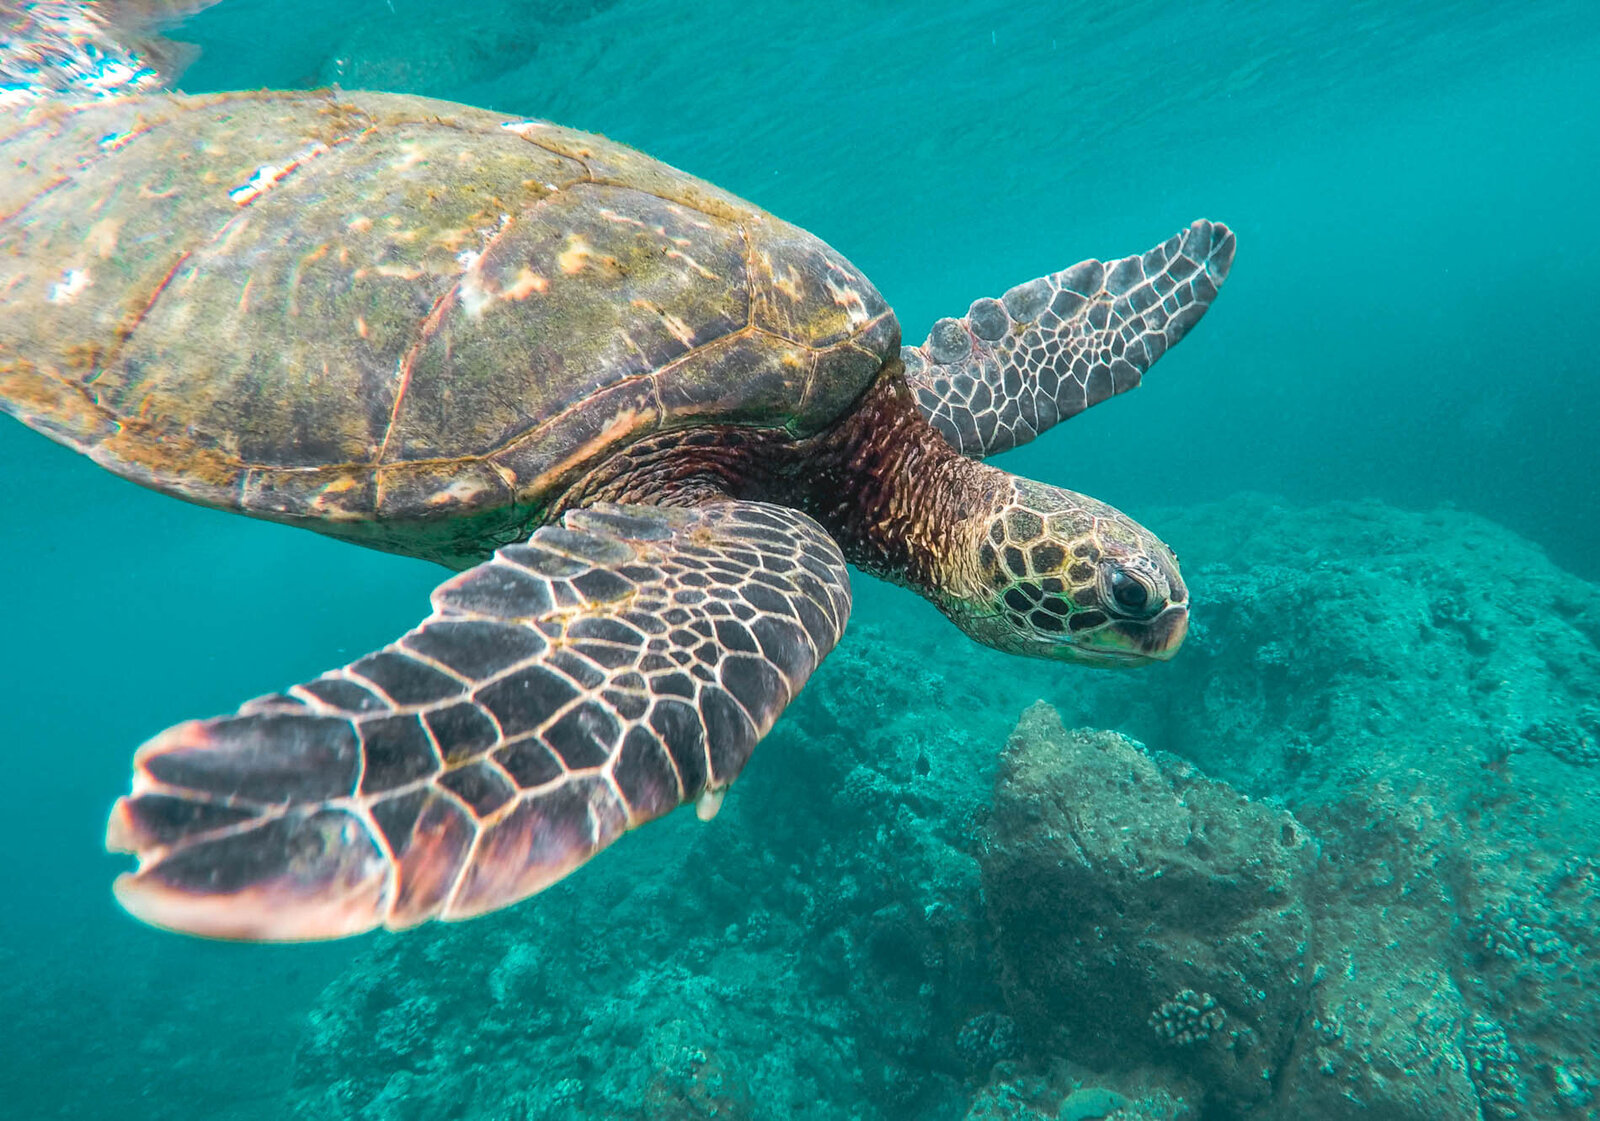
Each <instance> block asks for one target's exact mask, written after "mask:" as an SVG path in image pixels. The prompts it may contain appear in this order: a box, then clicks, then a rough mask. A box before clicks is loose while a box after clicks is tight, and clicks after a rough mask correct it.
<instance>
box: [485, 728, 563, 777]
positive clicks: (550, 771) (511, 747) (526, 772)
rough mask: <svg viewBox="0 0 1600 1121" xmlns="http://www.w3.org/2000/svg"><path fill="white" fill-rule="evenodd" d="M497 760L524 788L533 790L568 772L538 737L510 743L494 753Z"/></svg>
mask: <svg viewBox="0 0 1600 1121" xmlns="http://www.w3.org/2000/svg"><path fill="white" fill-rule="evenodd" d="M494 758H495V762H497V763H499V764H500V766H501V767H502V768H504V769H505V772H506V774H508V775H510V776H511V781H512V782H515V783H516V784H517V785H518V786H519V787H521V788H522V789H523V790H532V789H534V788H535V787H540V786H544V785H545V784H547V783H551V782H554V781H555V780H556V779H558V778H560V777H561V776H562V775H564V774H566V768H565V767H563V766H562V765H561V760H560V759H558V758H557V757H556V754H555V752H553V751H551V750H550V749H549V748H548V747H546V746H545V745H544V744H543V743H541V742H539V741H538V740H537V739H532V738H529V739H523V740H518V741H517V742H516V743H509V744H507V745H506V746H504V747H502V748H499V749H497V750H496V751H495V753H494Z"/></svg>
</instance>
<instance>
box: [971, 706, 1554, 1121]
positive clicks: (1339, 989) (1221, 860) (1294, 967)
mask: <svg viewBox="0 0 1600 1121" xmlns="http://www.w3.org/2000/svg"><path fill="white" fill-rule="evenodd" d="M1404 803H1405V804H1404V810H1403V811H1402V809H1401V808H1400V806H1399V805H1397V804H1396V801H1395V799H1394V795H1393V790H1392V787H1391V786H1389V785H1388V784H1384V783H1380V784H1377V786H1376V787H1375V789H1374V790H1372V791H1371V792H1369V793H1368V794H1367V795H1366V796H1365V797H1364V798H1361V799H1353V800H1351V801H1349V802H1347V803H1343V804H1341V810H1340V814H1341V815H1342V816H1336V815H1334V814H1333V813H1332V812H1331V811H1328V810H1326V809H1324V810H1323V811H1322V814H1323V820H1325V821H1326V822H1328V823H1329V825H1330V826H1332V825H1338V826H1339V827H1340V834H1341V836H1344V835H1345V834H1346V833H1347V832H1348V833H1352V834H1353V833H1362V834H1364V835H1365V836H1366V837H1367V838H1368V840H1367V842H1366V845H1365V846H1364V847H1363V846H1358V845H1352V844H1347V843H1342V844H1341V851H1340V852H1338V853H1337V854H1335V856H1334V857H1332V858H1329V857H1327V856H1326V855H1325V854H1323V853H1322V851H1321V849H1322V846H1321V844H1320V843H1319V842H1318V841H1316V840H1314V839H1313V837H1312V835H1311V833H1310V832H1309V831H1308V829H1307V827H1306V825H1305V824H1304V823H1302V822H1301V821H1300V820H1298V819H1297V818H1296V817H1295V816H1294V815H1292V814H1290V813H1289V812H1287V811H1285V810H1283V809H1278V808H1275V807H1272V806H1268V805H1265V804H1263V803H1260V802H1256V801H1253V800H1251V799H1249V798H1246V797H1245V796H1243V795H1241V794H1240V793H1238V792H1237V791H1236V790H1234V789H1233V788H1232V787H1230V786H1228V785H1227V784H1225V783H1221V782H1217V781H1215V780H1212V779H1208V778H1205V777H1204V776H1202V775H1201V774H1200V773H1199V772H1198V771H1196V770H1195V768H1194V767H1193V766H1192V765H1190V764H1187V763H1184V762H1182V761H1181V760H1178V759H1175V758H1173V757H1171V756H1164V755H1161V754H1160V753H1155V754H1151V753H1148V752H1146V751H1145V750H1144V749H1143V748H1141V747H1140V745H1138V744H1137V743H1135V742H1134V741H1132V740H1129V739H1127V738H1125V737H1122V736H1118V735H1115V734H1113V733H1109V732H1089V731H1067V730H1065V729H1064V728H1062V726H1061V724H1060V720H1059V718H1058V717H1057V715H1056V713H1055V712H1054V710H1052V709H1050V708H1049V707H1048V706H1045V705H1036V706H1034V707H1033V708H1032V709H1030V710H1029V711H1028V712H1027V713H1026V714H1024V716H1023V718H1022V721H1021V722H1020V723H1019V724H1018V726H1017V729H1016V731H1015V732H1014V733H1013V735H1012V737H1011V741H1010V743H1009V745H1008V748H1007V751H1006V754H1005V756H1004V758H1003V759H1002V761H1001V767H1000V775H999V778H998V780H997V786H996V793H995V809H994V813H993V816H992V818H991V821H990V826H989V838H988V845H987V847H986V850H985V852H984V855H983V858H982V865H983V875H984V887H985V896H986V898H987V900H988V905H989V915H990V919H991V921H992V923H993V924H994V934H995V940H996V944H997V947H998V949H999V951H1000V958H1001V971H1002V984H1003V986H1004V991H1005V993H1006V996H1007V999H1008V1001H1009V1002H1010V1004H1011V1007H1012V1010H1013V1014H1014V1015H1015V1016H1016V1017H1017V1019H1018V1022H1019V1024H1020V1025H1021V1026H1022V1028H1023V1030H1024V1032H1025V1034H1026V1036H1027V1040H1028V1044H1029V1046H1030V1048H1031V1049H1032V1050H1033V1053H1035V1054H1053V1055H1064V1056H1067V1057H1068V1058H1070V1059H1071V1060H1072V1061H1073V1062H1075V1063H1078V1064H1083V1065H1086V1066H1088V1067H1091V1068H1097V1069H1100V1070H1107V1071H1110V1072H1112V1073H1111V1081H1113V1082H1114V1081H1115V1080H1116V1077H1117V1072H1128V1071H1132V1070H1134V1069H1137V1068H1140V1067H1146V1068H1154V1069H1159V1070H1165V1071H1166V1072H1167V1076H1168V1077H1169V1078H1170V1079H1171V1080H1172V1081H1171V1084H1172V1085H1173V1086H1174V1087H1178V1086H1183V1087H1185V1088H1186V1087H1188V1086H1190V1085H1196V1086H1198V1087H1199V1090H1200V1092H1201V1094H1202V1095H1203V1097H1204V1109H1203V1112H1204V1113H1205V1115H1207V1116H1212V1115H1215V1116H1222V1117H1230V1118H1231V1117H1248V1118H1250V1119H1251V1121H1290V1119H1294V1121H1304V1119H1315V1121H1334V1119H1340V1121H1356V1119H1357V1118H1363V1117H1371V1116H1381V1117H1384V1118H1386V1119H1393V1121H1477V1119H1478V1115H1479V1110H1480V1103H1495V1102H1499V1101H1501V1100H1502V1099H1505V1098H1506V1096H1507V1095H1509V1094H1511V1093H1512V1092H1513V1091H1512V1090H1510V1089H1508V1087H1511V1086H1516V1085H1519V1084H1518V1083H1517V1082H1516V1081H1515V1079H1516V1078H1518V1077H1520V1075H1518V1074H1517V1072H1516V1071H1515V1070H1514V1069H1513V1068H1514V1064H1515V1057H1514V1055H1511V1054H1510V1050H1509V1048H1502V1049H1499V1050H1497V1049H1495V1047H1494V1040H1493V1039H1490V1040H1489V1042H1488V1043H1486V1044H1484V1045H1483V1046H1481V1047H1479V1051H1480V1052H1481V1055H1480V1054H1478V1053H1475V1052H1472V1051H1471V1049H1470V1047H1469V1046H1464V1045H1463V1042H1462V1031H1461V1029H1462V1025H1463V1024H1465V1023H1467V1022H1468V1021H1469V1019H1470V1013H1469V1011H1468V1006H1467V1004H1466V1002H1465V1000H1464V999H1463V997H1462V994H1461V993H1460V992H1459V991H1458V989H1457V987H1456V982H1455V980H1454V978H1453V977H1452V975H1451V972H1450V970H1449V969H1448V968H1447V966H1446V965H1445V964H1444V963H1446V962H1447V961H1448V960H1449V959H1450V958H1451V956H1452V946H1453V943H1452V941H1451V940H1452V937H1453V936H1454V935H1453V926H1454V924H1453V922H1452V917H1451V916H1452V910H1451V900H1450V899H1449V898H1448V894H1447V892H1446V890H1445V889H1444V888H1443V887H1442V886H1441V884H1440V882H1439V880H1438V875H1437V873H1438V870H1439V865H1438V859H1439V854H1440V853H1442V852H1447V851H1449V850H1448V848H1447V842H1450V843H1456V844H1459V837H1458V836H1456V834H1455V833H1454V832H1452V827H1451V825H1450V823H1449V822H1448V821H1447V820H1445V819H1444V818H1443V816H1442V815H1440V814H1439V813H1437V811H1436V810H1434V809H1433V808H1432V807H1431V804H1430V802H1429V800H1428V798H1427V797H1425V796H1424V794H1423V793H1421V792H1419V791H1417V790H1413V791H1412V792H1411V793H1410V794H1409V795H1408V796H1407V797H1406V799H1405V800H1404ZM1397 819H1398V820H1408V824H1409V828H1402V827H1401V826H1399V825H1397ZM1397 832H1401V833H1403V834H1404V836H1403V837H1398V836H1396V833H1397ZM1507 931H1509V933H1507ZM1494 932H1495V933H1494V934H1493V935H1492V937H1493V938H1495V939H1499V940H1501V941H1506V940H1513V941H1516V942H1517V944H1518V945H1521V946H1524V947H1527V946H1529V945H1533V946H1537V947H1547V946H1548V945H1549V941H1548V938H1549V932H1547V931H1543V930H1542V928H1536V927H1532V926H1529V925H1528V924H1526V923H1524V924H1521V925H1515V924H1511V923H1509V922H1504V923H1501V924H1500V925H1499V926H1496V927H1494ZM1530 932H1531V933H1530ZM1530 939H1531V942H1530ZM1496 944H1497V945H1498V944H1500V943H1499V942H1496ZM1501 1034H1502V1036H1503V1035H1504V1033H1503V1032H1502V1033H1501ZM1503 1052H1504V1053H1503ZM1508 1056H1510V1057H1508ZM1475 1064H1476V1065H1475ZM1478 1067H1482V1070H1481V1071H1480V1070H1478ZM1517 1092H1520V1090H1518V1091H1517ZM1500 1121H1508V1119H1505V1118H1502V1119H1500Z"/></svg>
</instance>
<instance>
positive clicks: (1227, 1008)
mask: <svg viewBox="0 0 1600 1121" xmlns="http://www.w3.org/2000/svg"><path fill="white" fill-rule="evenodd" d="M1150 521H1151V522H1152V524H1156V525H1159V526H1161V528H1162V531H1163V533H1164V535H1166V536H1167V537H1168V539H1169V540H1171V541H1173V542H1175V543H1176V544H1177V546H1178V548H1179V550H1180V552H1181V553H1184V554H1186V555H1191V556H1193V557H1197V558H1205V559H1204V560H1203V561H1200V562H1199V563H1191V564H1190V565H1189V566H1188V568H1187V569H1186V574H1187V575H1188V577H1189V579H1190V583H1191V587H1192V589H1193V592H1194V596H1195V600H1196V603H1197V613H1196V623H1195V627H1194V629H1193V632H1192V635H1191V637H1190V639H1189V642H1188V644H1187V645H1186V647H1185V649H1184V651H1183V652H1182V654H1181V656H1180V657H1179V658H1178V659H1177V660H1176V661H1175V662H1174V663H1172V664H1169V665H1165V666H1158V667H1153V668H1149V669H1145V670H1140V671H1136V672H1123V673H1106V672H1096V671H1091V670H1086V669H1077V668H1074V667H1063V666H1054V665H1049V664H1044V663H1028V662H1023V661H1020V660H1017V659H1013V658H1008V657H1005V656H1002V655H998V654H993V653H991V652H988V651H984V650H980V649H978V648H977V647H975V646H973V645H972V644H971V643H970V642H968V641H967V640H965V639H964V638H963V637H962V636H960V635H959V634H958V633H957V632H955V631H954V630H953V629H950V628H948V627H944V626H942V625H937V624H938V623H939V621H938V620H932V621H930V620H928V619H927V618H926V617H923V616H919V617H918V618H916V619H914V620H912V621H910V622H908V623H906V624H905V625H903V626H895V627H893V628H891V627H889V626H888V625H887V622H892V621H895V620H898V619H899V617H900V613H899V612H893V613H885V612H882V611H878V612H874V613H873V615H874V617H875V618H876V619H877V620H879V621H878V622H876V623H873V622H865V623H863V622H860V621H858V623H857V625H856V626H854V627H853V628H852V632H851V634H850V635H849V637H848V638H847V640H846V641H845V643H844V644H843V645H842V647H841V648H840V649H839V650H838V651H837V652H836V653H835V654H834V655H833V656H832V657H831V658H830V659H829V661H828V662H827V664H826V666H825V667H824V669H823V671H821V672H819V673H818V675H817V676H816V678H814V680H813V682H812V684H811V685H810V686H809V687H808V688H807V690H806V692H805V693H804V694H803V695H802V696H801V697H800V699H799V700H798V701H797V702H796V704H795V705H794V706H793V707H792V708H791V710H790V711H789V713H788V714H787V715H786V716H785V717H784V719H783V720H782V721H781V722H780V723H779V725H778V727H777V728H776V729H775V730H774V732H773V733H772V735H771V736H770V737H769V738H768V740H767V741H766V742H765V743H764V744H763V745H762V746H761V747H760V748H759V750H758V752H757V754H756V756H755V757H754V759H753V760H752V763H751V765H750V767H749V769H748V770H747V771H746V774H745V776H744V777H743V778H742V779H741V780H740V782H739V783H738V785H737V786H736V787H735V788H734V790H733V791H732V793H731V794H730V796H729V799H728V802H727V805H726V806H725V807H724V809H723V811H722V813H721V814H720V816H718V817H717V818H716V819H715V820H714V821H713V822H711V823H710V824H707V825H702V824H701V823H699V822H697V821H696V820H695V819H694V817H693V815H691V814H687V813H680V814H677V815H673V817H671V818H670V819H668V820H667V821H665V822H663V823H661V824H658V825H653V826H651V827H650V828H648V829H646V830H643V831H641V832H639V833H638V834H635V835H633V836H631V837H629V838H626V839H625V840H624V841H623V842H622V843H620V844H619V845H618V846H617V848H616V849H615V850H614V851H612V852H610V853H607V854H605V855H604V856H602V857H601V858H599V859H598V860H596V861H595V862H594V863H593V864H592V865H590V866H589V867H587V868H585V869H583V870H581V871H580V872H578V873H577V874H575V875H574V876H572V877H571V878H570V879H568V880H567V881H565V882H564V883H562V884H559V885H557V886H556V887H554V888H553V889H551V890H549V891H548V892H546V893H545V894H543V895H542V896H539V897H537V898H536V899H534V900H532V901H531V902H529V903H526V904H524V905H521V906H519V907H516V908H514V909H512V910H511V911H509V912H506V913H503V914H500V915H497V916H494V917H490V918H486V919H482V920H477V921H473V922H469V923H465V924H462V925H459V926H440V925H434V926H430V927H426V928H422V929H419V930H415V931H412V932H409V933H406V934H401V935H390V936H383V937H381V938H377V939H375V940H373V941H372V942H371V944H370V946H369V948H368V949H367V951H366V952H365V953H364V954H363V955H362V956H361V957H360V958H358V960H357V962H356V964H355V965H354V966H353V967H352V968H350V969H349V970H347V971H346V972H345V973H344V974H343V975H342V976H341V977H340V978H339V979H338V980H337V981H335V982H334V983H333V984H332V985H331V986H330V987H329V988H328V989H327V990H326V992H325V993H324V994H323V996H322V998H321V1000H320V1001H319V1003H318V1005H317V1007H316V1008H315V1010H314V1011H313V1012H312V1013H311V1015H310V1018H309V1021H308V1023H307V1025H306V1027H305V1030H304V1034H303V1038H302V1040H301V1042H300V1045H299V1049H298V1053H297V1055H296V1058H295V1063H294V1070H293V1072H292V1078H293V1089H292V1091H291V1094H290V1101H289V1102H288V1103H286V1105H285V1113H292V1115H293V1116H295V1117H296V1118H299V1119H301V1121H313V1119H318V1121H320V1119H323V1118H352V1117H356V1118H365V1119H371V1121H378V1119H384V1121H389V1119H393V1121H442V1119H446V1118H463V1119H466V1118H508V1119H510V1118H516V1119H519V1121H520V1119H524V1118H527V1119H551V1121H567V1119H576V1118H619V1119H635V1118H637V1119H645V1118H725V1119H742V1118H767V1117H782V1118H800V1119H812V1118H814V1119H819V1121H820V1119H823V1118H828V1119H836V1118H856V1119H861V1121H878V1119H885V1121H887V1119H891V1118H919V1119H921V1118H930V1119H942V1118H949V1119H951V1121H961V1119H963V1118H965V1119H970V1121H979V1119H983V1121H989V1119H1000V1118H1007V1119H1035V1118H1052V1119H1073V1121H1080V1119H1087V1118H1107V1119H1114V1121H1134V1119H1139V1121H1179V1119H1189V1121H1225V1119H1231V1118H1251V1119H1256V1118H1259V1119H1264V1121H1265V1119H1271V1121H1277V1119H1280V1118H1281V1119H1288V1118H1311V1119H1320V1118H1358V1117H1359V1118H1382V1119H1390V1118H1393V1119H1413V1118H1415V1119H1418V1121H1420V1119H1424V1118H1428V1119H1458V1118H1459V1119H1462V1121H1469V1119H1477V1118H1480V1117H1481V1118H1484V1119H1487V1121H1512V1119H1517V1118H1529V1119H1533V1118H1579V1117H1590V1116H1596V1115H1600V1051H1597V1048H1600V972H1597V963H1596V953H1595V943H1594V933H1593V932H1594V931H1595V930H1596V929H1597V925H1600V849H1597V847H1596V837H1597V835H1600V745H1597V739H1600V707H1597V704H1600V601H1597V598H1596V592H1597V589H1596V588H1595V587H1594V586H1592V585H1589V584H1587V583H1585V582H1583V581H1581V580H1578V579H1576V578H1574V577H1572V576H1569V575H1567V574H1566V573H1564V572H1562V571H1560V570H1559V569H1557V568H1555V567H1554V566H1552V565H1551V564H1550V563H1549V562H1548V561H1547V560H1546V559H1545V557H1544V556H1543V554H1542V553H1541V552H1540V551H1539V550H1538V548H1537V547H1535V546H1533V545H1531V544H1529V543H1527V542H1525V541H1523V540H1521V539H1519V538H1516V537H1514V536H1513V535H1511V534H1510V533H1508V532H1506V531H1504V530H1502V529H1500V528H1498V527H1497V526H1495V525H1494V524H1492V523H1490V522H1488V521H1486V520H1483V519H1481V518H1479V517H1476V516H1471V515H1467V514H1463V513H1459V512H1455V511H1450V510H1439V511H1433V512H1428V513H1421V514H1417V513H1408V512H1402V511H1398V510H1395V509H1392V508H1389V507H1385V506H1382V505H1379V504H1376V503H1349V504H1337V505H1330V506H1323V507H1318V508H1312V509H1303V508H1290V507H1284V506H1279V505H1276V504H1274V503H1273V502H1272V501H1271V500H1269V499H1266V498H1251V497H1244V498H1239V499H1235V500H1233V501H1230V502H1228V503H1225V504H1217V505H1210V506H1199V507H1195V508H1192V509H1189V510H1183V511H1173V512H1170V513H1168V514H1166V515H1160V516H1156V517H1153V518H1151V519H1150ZM1019 693H1020V694H1031V695H1034V696H1038V697H1039V698H1041V702H1040V703H1039V704H1036V705H1035V706H1034V707H1032V708H1030V709H1028V710H1027V711H1026V712H1024V713H1021V714H1020V716H1021V718H1020V722H1019V721H1018V716H1019V713H1018V712H1017V705H1016V703H1015V701H1014V698H1016V697H1017V696H1018V695H1019ZM1075 729H1076V730H1075ZM1098 729H1113V730H1098Z"/></svg>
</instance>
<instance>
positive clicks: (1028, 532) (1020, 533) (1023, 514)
mask: <svg viewBox="0 0 1600 1121" xmlns="http://www.w3.org/2000/svg"><path fill="white" fill-rule="evenodd" d="M1006 531H1007V533H1008V534H1009V535H1010V537H1011V540H1013V541H1016V542H1018V543H1020V544H1024V545H1025V544H1027V543H1028V542H1029V541H1032V540H1033V539H1034V538H1035V537H1038V536H1039V535H1040V534H1042V533H1044V520H1043V519H1042V518H1040V517H1039V515H1038V514H1035V513H1034V512H1033V511H1031V510H1013V511H1011V513H1009V514H1007V515H1006Z"/></svg>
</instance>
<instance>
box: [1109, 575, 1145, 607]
mask: <svg viewBox="0 0 1600 1121" xmlns="http://www.w3.org/2000/svg"><path fill="white" fill-rule="evenodd" d="M1110 584H1111V598H1112V599H1114V600H1116V601H1117V606H1118V607H1120V608H1122V609H1123V610H1125V611H1128V612H1130V613H1131V614H1134V615H1143V614H1145V612H1146V611H1147V610H1148V609H1149V607H1150V589H1149V588H1147V587H1145V586H1144V583H1143V581H1141V580H1139V578H1138V577H1136V576H1134V575H1132V574H1131V573H1130V572H1128V570H1127V569H1125V568H1113V569H1112V570H1111V580H1110Z"/></svg>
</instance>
